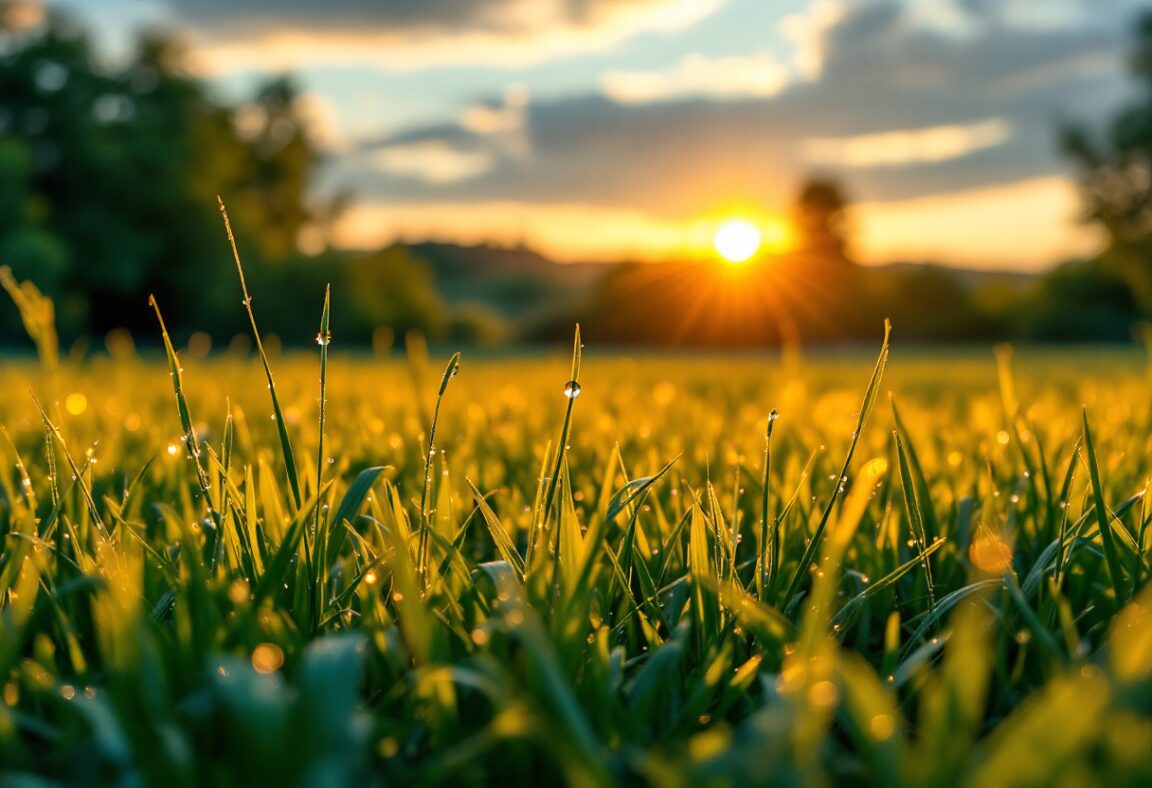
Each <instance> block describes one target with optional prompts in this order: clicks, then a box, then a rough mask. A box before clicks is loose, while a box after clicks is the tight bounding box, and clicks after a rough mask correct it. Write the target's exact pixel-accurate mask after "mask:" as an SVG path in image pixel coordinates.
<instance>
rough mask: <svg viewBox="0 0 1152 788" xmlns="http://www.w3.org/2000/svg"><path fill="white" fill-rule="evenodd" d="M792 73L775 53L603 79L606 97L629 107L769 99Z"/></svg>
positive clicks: (685, 62) (700, 60)
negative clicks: (674, 101) (682, 100)
mask: <svg viewBox="0 0 1152 788" xmlns="http://www.w3.org/2000/svg"><path fill="white" fill-rule="evenodd" d="M789 79H790V75H789V70H788V68H787V67H786V66H784V65H783V64H781V63H780V62H779V61H778V60H777V59H776V56H775V55H773V54H772V53H771V52H760V53H757V54H753V55H743V56H734V57H721V58H709V57H705V56H704V55H700V54H692V55H688V56H686V57H684V58H683V59H681V60H680V61H679V62H677V63H676V64H675V65H674V66H672V67H671V68H668V69H665V70H663V71H610V72H608V73H606V74H604V75H603V77H601V80H600V84H601V87H602V89H603V90H604V94H605V95H606V96H608V97H609V98H611V99H612V100H613V101H618V102H622V103H626V104H632V103H643V102H649V101H667V100H669V99H679V98H687V97H703V98H715V99H725V98H729V99H730V98H747V97H749V96H754V97H760V98H765V97H768V96H774V95H776V94H777V93H779V92H780V91H781V90H783V89H784V87H785V86H786V85H787V84H788V82H789Z"/></svg>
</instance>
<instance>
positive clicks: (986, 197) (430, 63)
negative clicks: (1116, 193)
mask: <svg viewBox="0 0 1152 788" xmlns="http://www.w3.org/2000/svg"><path fill="white" fill-rule="evenodd" d="M52 5H54V6H57V7H62V8H67V9H68V10H70V11H72V12H74V13H75V14H77V15H79V16H81V17H82V18H84V19H85V20H87V21H88V22H89V23H90V25H91V26H92V27H93V28H94V29H95V30H96V32H97V40H98V41H99V42H100V43H101V45H102V46H103V47H104V48H105V49H106V51H107V52H108V53H109V56H110V57H116V56H118V54H122V53H123V52H125V51H127V50H128V49H130V46H131V42H132V40H133V38H134V36H135V34H136V31H138V30H140V29H142V28H156V27H162V28H165V29H169V30H173V31H178V32H179V33H180V34H181V35H182V36H183V37H184V38H185V39H186V40H187V42H188V45H189V51H190V62H189V68H190V69H192V70H193V71H195V72H196V73H198V74H200V75H202V76H204V77H205V78H206V79H209V80H210V81H211V83H212V85H213V86H214V88H215V89H216V90H218V91H219V93H220V95H221V96H223V97H227V98H229V99H233V100H240V99H241V98H242V97H244V96H245V95H247V94H248V93H250V91H251V90H252V89H253V86H254V85H255V84H257V83H258V82H259V81H260V80H261V79H263V78H266V77H267V76H268V75H270V74H273V73H280V72H284V71H288V72H290V73H292V74H294V75H295V76H296V78H297V80H298V82H299V84H300V86H301V88H302V89H303V96H302V99H301V102H302V110H303V111H304V113H305V114H306V116H307V117H308V119H309V122H310V124H311V126H312V129H313V132H314V134H315V136H316V138H317V139H318V140H319V141H320V142H321V143H322V145H323V148H324V150H325V152H326V154H327V161H328V163H327V164H326V166H325V168H324V171H323V173H322V175H321V177H320V179H319V182H318V183H317V184H316V189H317V192H318V193H327V192H332V191H350V192H351V193H352V194H353V196H354V197H355V201H354V203H353V205H352V207H351V208H350V209H349V210H348V211H347V212H346V213H345V214H344V215H343V216H342V218H341V219H340V220H339V222H338V223H337V225H336V226H335V227H334V228H332V236H333V237H332V239H331V240H332V241H333V242H334V243H336V244H339V245H341V246H348V247H357V248H372V247H374V246H378V245H381V244H383V243H388V242H391V241H393V240H396V239H403V240H422V239H425V238H433V239H439V240H452V241H460V242H465V243H475V242H480V241H493V242H497V243H526V244H528V245H530V246H533V247H535V248H537V249H539V250H541V251H543V252H544V253H545V254H548V255H550V256H552V257H554V258H556V259H559V260H564V261H583V260H604V261H607V260H619V259H623V258H628V259H639V260H659V259H663V258H667V257H670V256H675V255H677V254H681V253H683V252H684V251H685V250H692V249H699V248H702V247H703V246H706V245H707V242H708V239H709V238H710V234H711V232H712V231H713V230H714V228H715V227H716V225H717V224H718V223H719V222H722V221H723V220H725V219H727V218H734V217H739V218H746V219H749V220H751V221H753V222H754V223H758V224H761V225H764V226H770V225H773V224H775V225H778V224H779V223H780V221H781V217H782V216H784V215H786V212H787V209H788V205H789V203H790V202H791V200H792V199H793V197H794V196H795V194H796V192H797V190H798V189H799V186H800V184H801V183H802V182H803V180H804V179H805V178H806V177H808V176H810V175H813V174H817V175H831V176H834V177H836V178H837V179H838V180H839V181H840V182H841V183H842V184H843V185H844V187H845V190H846V192H847V193H848V195H849V196H850V198H851V199H852V201H853V208H852V211H851V215H850V222H851V228H852V232H853V238H854V239H855V241H854V250H855V253H856V255H857V257H858V258H859V259H860V260H861V261H862V262H866V263H879V262H889V261H897V260H899V261H925V260H932V261H937V262H943V263H947V264H952V265H961V266H965V267H971V268H1012V269H1027V270H1037V269H1041V268H1044V267H1047V266H1050V265H1052V264H1054V263H1055V262H1058V261H1060V260H1062V259H1066V258H1068V257H1070V256H1075V255H1080V254H1090V253H1091V252H1092V251H1093V250H1094V249H1096V248H1097V247H1098V244H1099V237H1098V235H1097V234H1096V233H1095V232H1094V231H1093V230H1092V229H1091V228H1089V227H1086V226H1084V225H1083V224H1082V223H1080V222H1078V220H1077V217H1078V215H1079V213H1080V203H1079V199H1078V196H1077V191H1076V181H1075V172H1074V170H1073V169H1072V167H1071V166H1070V165H1069V163H1068V162H1067V161H1066V160H1065V159H1064V158H1063V157H1062V156H1061V155H1060V153H1059V145H1058V135H1057V129H1058V128H1059V125H1060V124H1061V123H1071V122H1076V123H1085V124H1089V125H1095V126H1099V125H1101V124H1102V123H1103V122H1104V121H1105V120H1106V119H1107V118H1108V117H1109V116H1110V115H1111V114H1112V113H1113V112H1115V110H1116V109H1117V108H1118V107H1120V106H1122V105H1123V103H1124V101H1125V100H1126V98H1127V97H1128V96H1130V95H1131V93H1132V90H1133V87H1132V85H1131V83H1130V82H1129V80H1128V78H1127V75H1126V67H1125V55H1126V52H1127V49H1128V45H1129V42H1130V29H1131V26H1132V19H1133V16H1134V14H1135V13H1136V12H1137V11H1139V10H1140V8H1141V4H1140V3H1137V2H1135V1H1134V0H326V1H325V2H316V0H259V1H256V0H250V1H248V2H241V1H240V0H58V2H53V3H52Z"/></svg>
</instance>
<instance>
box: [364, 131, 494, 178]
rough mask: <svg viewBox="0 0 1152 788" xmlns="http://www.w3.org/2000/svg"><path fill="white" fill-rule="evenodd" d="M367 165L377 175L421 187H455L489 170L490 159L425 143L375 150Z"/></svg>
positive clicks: (478, 153)
mask: <svg viewBox="0 0 1152 788" xmlns="http://www.w3.org/2000/svg"><path fill="white" fill-rule="evenodd" d="M369 161H370V162H371V163H372V164H373V165H375V166H376V167H377V168H379V170H380V171H381V172H385V173H388V174H390V175H395V176H397V177H399V178H411V179H415V180H418V181H421V182H423V183H430V184H441V183H455V182H457V181H465V180H468V179H470V178H475V177H476V176H477V175H481V174H483V173H485V172H487V171H488V170H490V169H491V168H492V163H493V157H492V155H491V154H489V153H487V152H485V151H468V150H460V149H458V148H453V147H452V146H450V145H448V144H447V143H445V142H442V141H437V140H428V141H426V142H413V143H409V144H400V145H389V146H387V147H382V148H379V149H377V150H376V151H374V152H373V153H372V155H371V156H370V157H369Z"/></svg>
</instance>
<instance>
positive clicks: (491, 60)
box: [166, 0, 725, 74]
mask: <svg viewBox="0 0 1152 788" xmlns="http://www.w3.org/2000/svg"><path fill="white" fill-rule="evenodd" d="M724 2H725V0H424V1H422V2H413V1H412V0H379V2H374V3H367V2H362V1H361V0H330V2H324V3H318V2H314V1H313V0H274V1H272V2H262V3H243V2H231V1H230V0H166V6H167V7H168V8H169V10H170V13H171V14H172V17H173V18H174V19H175V20H176V21H177V22H178V23H180V24H182V25H183V26H184V28H185V30H186V31H187V33H188V34H189V35H190V37H191V38H192V40H193V41H194V43H195V48H194V55H195V57H194V59H193V62H192V65H193V67H194V68H195V69H196V70H198V71H199V72H201V73H207V74H226V73H233V72H241V71H249V70H262V69H286V68H298V67H299V66H301V65H302V64H307V65H310V66H317V65H342V66H344V65H356V66H361V67H374V68H380V69H386V70H393V71H409V70H419V69H425V68H442V67H446V66H453V65H474V64H482V65H486V66H493V67H503V68H515V67H521V66H526V65H530V64H535V63H540V62H544V61H548V60H552V59H555V58H559V57H568V56H572V55H577V54H582V53H589V52H596V51H601V50H604V49H607V48H608V47H611V46H613V45H615V44H618V43H620V42H621V41H625V40H627V39H629V38H632V37H633V36H636V35H638V34H640V33H645V32H653V31H655V32H674V31H679V30H684V29H686V28H688V27H690V26H691V25H693V24H695V23H696V22H699V21H700V20H701V19H704V18H706V17H708V16H710V15H712V14H713V13H715V12H716V11H717V10H718V9H719V8H720V7H721V6H722V5H723V3H724Z"/></svg>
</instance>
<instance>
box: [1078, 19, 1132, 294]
mask: <svg viewBox="0 0 1152 788" xmlns="http://www.w3.org/2000/svg"><path fill="white" fill-rule="evenodd" d="M1129 66H1130V71H1131V74H1132V76H1133V77H1135V79H1136V82H1137V86H1138V92H1137V97H1136V99H1135V100H1134V101H1133V102H1132V103H1131V104H1129V105H1128V106H1127V107H1125V108H1123V109H1122V110H1121V111H1120V112H1119V113H1118V114H1117V115H1116V116H1115V117H1114V118H1113V119H1112V121H1111V123H1110V125H1109V127H1108V128H1107V129H1106V130H1105V131H1104V133H1103V134H1093V133H1092V132H1091V131H1089V130H1088V129H1085V128H1084V127H1073V128H1067V129H1065V130H1064V133H1063V148H1064V150H1065V152H1066V153H1067V154H1068V155H1069V156H1070V157H1071V158H1072V160H1073V161H1074V162H1075V163H1076V164H1077V165H1078V167H1079V169H1080V176H1081V190H1082V193H1083V200H1084V207H1085V216H1086V218H1087V219H1088V220H1089V221H1091V222H1093V223H1095V224H1097V225H1098V226H1099V227H1100V228H1102V229H1103V230H1104V232H1105V236H1106V238H1107V248H1106V250H1105V252H1104V254H1103V256H1102V258H1101V263H1102V264H1103V267H1104V269H1105V270H1106V271H1108V272H1110V273H1113V274H1115V275H1116V276H1119V277H1120V278H1122V279H1123V280H1124V281H1125V282H1126V283H1127V284H1128V286H1129V287H1131V288H1132V291H1133V293H1134V294H1135V296H1136V299H1137V301H1138V303H1139V305H1140V308H1141V310H1142V311H1143V312H1144V314H1145V315H1148V314H1152V14H1145V15H1144V16H1142V17H1140V18H1139V20H1138V21H1137V24H1136V29H1135V47H1134V50H1133V52H1132V55H1131V57H1130V60H1129Z"/></svg>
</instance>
